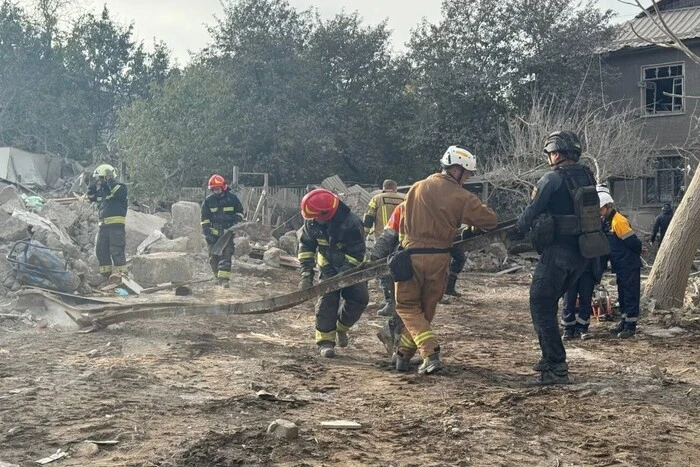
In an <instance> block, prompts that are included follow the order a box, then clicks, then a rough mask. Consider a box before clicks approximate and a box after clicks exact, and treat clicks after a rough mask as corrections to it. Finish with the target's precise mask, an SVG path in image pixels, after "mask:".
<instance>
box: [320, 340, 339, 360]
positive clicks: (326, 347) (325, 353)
mask: <svg viewBox="0 0 700 467" xmlns="http://www.w3.org/2000/svg"><path fill="white" fill-rule="evenodd" d="M318 353H319V354H321V356H322V357H326V358H333V357H335V349H334V348H333V344H331V343H330V342H324V343H323V344H321V345H319V346H318Z"/></svg>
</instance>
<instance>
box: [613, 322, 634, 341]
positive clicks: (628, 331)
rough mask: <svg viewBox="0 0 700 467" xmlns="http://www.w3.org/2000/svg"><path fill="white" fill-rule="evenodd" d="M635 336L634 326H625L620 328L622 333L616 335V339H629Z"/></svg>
mask: <svg viewBox="0 0 700 467" xmlns="http://www.w3.org/2000/svg"><path fill="white" fill-rule="evenodd" d="M635 334H637V328H636V326H630V325H629V324H627V325H625V326H623V327H622V331H620V332H619V333H617V337H618V338H619V339H629V338H630V337H634V335H635Z"/></svg>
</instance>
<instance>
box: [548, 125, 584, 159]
mask: <svg viewBox="0 0 700 467" xmlns="http://www.w3.org/2000/svg"><path fill="white" fill-rule="evenodd" d="M581 148H582V146H581V140H580V139H579V137H578V135H577V134H576V133H574V132H573V131H555V132H554V133H552V134H551V135H549V136H547V139H546V140H544V149H543V151H544V153H545V155H548V154H549V153H552V152H559V153H561V154H562V155H563V156H564V157H566V158H567V159H569V160H572V161H574V162H578V160H579V158H580V157H581Z"/></svg>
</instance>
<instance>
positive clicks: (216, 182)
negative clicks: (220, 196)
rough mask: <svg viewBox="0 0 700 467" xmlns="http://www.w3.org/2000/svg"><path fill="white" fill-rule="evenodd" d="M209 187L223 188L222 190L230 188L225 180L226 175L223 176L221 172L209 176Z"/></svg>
mask: <svg viewBox="0 0 700 467" xmlns="http://www.w3.org/2000/svg"><path fill="white" fill-rule="evenodd" d="M208 187H209V189H210V190H212V189H214V188H221V189H222V190H226V188H228V185H226V180H224V177H222V176H221V175H219V174H214V175H212V176H211V177H209V184H208Z"/></svg>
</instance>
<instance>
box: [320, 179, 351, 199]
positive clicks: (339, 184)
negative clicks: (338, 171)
mask: <svg viewBox="0 0 700 467" xmlns="http://www.w3.org/2000/svg"><path fill="white" fill-rule="evenodd" d="M321 186H322V187H323V188H325V189H326V190H330V191H332V192H333V193H337V194H341V193H347V191H348V186H347V185H346V184H345V183H344V182H343V180H341V178H340V177H339V176H337V175H333V176H332V177H328V178H327V179H325V180H324V181H322V182H321Z"/></svg>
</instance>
